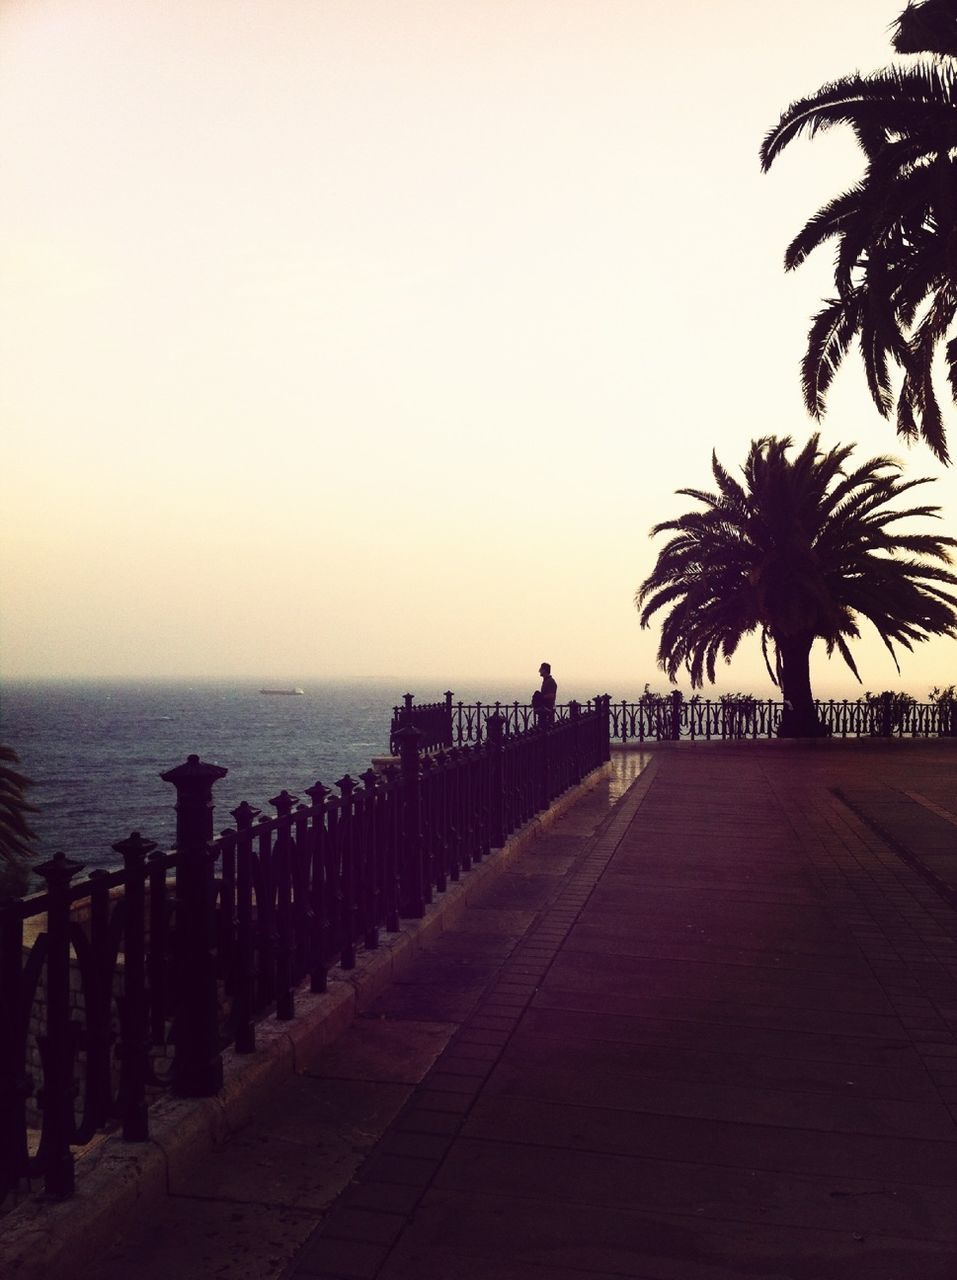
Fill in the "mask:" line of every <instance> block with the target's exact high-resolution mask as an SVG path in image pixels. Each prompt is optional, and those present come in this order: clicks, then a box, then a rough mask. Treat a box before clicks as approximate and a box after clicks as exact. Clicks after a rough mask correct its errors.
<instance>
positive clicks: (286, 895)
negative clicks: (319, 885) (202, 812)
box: [269, 790, 299, 1022]
mask: <svg viewBox="0 0 957 1280" xmlns="http://www.w3.org/2000/svg"><path fill="white" fill-rule="evenodd" d="M269 803H270V804H271V805H272V807H273V808H274V809H275V810H276V817H277V818H278V819H279V821H278V824H277V827H276V843H275V845H274V846H273V848H274V854H273V864H274V866H275V871H276V877H275V886H276V1018H277V1020H278V1021H279V1022H289V1021H290V1019H292V1018H293V1017H294V1016H295V1007H294V1004H293V994H292V988H293V982H292V945H293V941H292V865H291V864H292V843H293V841H292V811H293V808H294V807H295V806H296V805H297V804H298V803H299V797H298V796H292V795H290V794H289V792H288V791H286V790H282V791H280V793H279V795H278V796H273V798H272V799H271V800H270V801H269Z"/></svg>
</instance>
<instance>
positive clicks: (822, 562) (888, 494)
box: [635, 435, 957, 737]
mask: <svg viewBox="0 0 957 1280" xmlns="http://www.w3.org/2000/svg"><path fill="white" fill-rule="evenodd" d="M791 447H792V446H791V440H790V439H789V438H787V437H785V438H784V439H778V438H777V437H775V436H768V437H765V438H764V439H761V440H754V441H752V444H751V448H750V451H749V453H748V458H747V461H746V463H745V465H744V468H743V475H744V483H743V484H740V483H739V482H738V481H737V480H735V479H734V477H733V476H731V475H730V474H729V473H728V472H727V471H726V470H725V469H724V468H723V467H722V466H721V464H720V463H719V461H718V459H717V457H716V456H715V455H714V454H712V459H711V469H712V472H713V473H714V478H715V481H716V483H717V486H718V488H717V492H715V493H710V492H705V491H702V490H698V489H679V490H678V492H679V493H681V494H685V495H686V496H687V497H690V498H694V499H695V500H696V501H697V502H700V503H701V504H702V507H703V510H700V511H691V512H689V513H688V514H686V515H683V516H680V517H679V518H678V519H677V520H666V521H664V522H662V523H661V524H657V525H655V527H654V528H653V529H652V531H651V532H652V536H654V535H656V534H659V533H671V534H672V535H673V536H672V537H671V540H670V541H669V542H668V543H667V545H666V546H664V547H663V548H662V549H661V551H660V552H659V554H658V560H657V563H656V565H655V567H654V569H653V570H652V572H651V573H650V574H649V575H648V577H647V578H646V579H645V581H644V582H643V583H642V585H641V586H640V587H639V589H638V592H637V593H636V596H635V603H636V605H637V607H638V609H639V610H640V613H641V625H642V626H643V627H647V626H648V624H649V623H650V621H651V618H652V617H653V615H654V614H656V613H657V612H658V611H659V610H661V609H664V610H666V614H665V617H664V620H663V622H662V626H661V641H660V644H659V646H658V662H659V664H660V666H661V667H662V668H663V669H664V671H665V672H666V673H667V674H668V676H669V677H670V678H671V679H674V678H675V676H676V675H677V674H678V672H679V671H680V670H681V669H682V668H685V669H686V670H687V672H688V674H689V675H690V677H691V683H692V685H693V686H694V687H695V688H700V686H701V685H702V684H703V683H704V680H705V678H706V677H707V679H708V680H709V681H713V680H714V678H715V664H716V661H717V659H718V657H719V656H720V657H723V658H724V659H725V660H726V661H730V659H731V657H732V656H733V654H734V653H735V651H736V650H737V648H738V645H739V644H740V642H741V640H742V639H743V637H744V636H746V635H750V634H751V633H752V632H755V631H756V632H758V633H759V635H760V638H761V648H762V652H763V654H764V660H765V664H766V666H767V668H768V672H769V674H770V676H771V678H772V680H774V682H775V683H776V684H779V685H780V686H781V691H782V695H783V697H784V700H785V714H784V718H783V720H782V725H781V733H782V735H784V736H793V737H806V736H813V735H816V734H818V733H820V732H821V728H820V724H819V722H818V718H817V712H816V709H815V705H814V699H813V695H812V693H811V683H810V670H809V659H810V653H811V647H812V645H813V643H814V641H815V640H818V639H820V640H823V641H824V643H825V645H826V647H827V652H828V654H829V655H830V654H831V653H833V652H834V650H835V649H836V650H837V651H838V653H840V655H841V657H842V658H843V659H844V661H845V662H846V663H847V665H848V666H849V667H850V669H851V671H852V672H853V673H854V676H855V677H856V678H857V679H858V680H860V676H859V675H858V671H857V667H856V666H855V663H854V659H853V657H852V656H851V652H850V649H849V647H848V641H849V640H853V639H855V638H857V637H858V636H859V634H860V632H859V630H858V620H859V619H862V618H863V619H867V621H869V622H870V623H871V624H872V625H873V626H874V627H875V629H876V630H877V633H878V634H879V635H880V637H881V639H882V640H883V642H884V644H885V645H886V646H887V648H888V649H889V650H890V653H891V656H892V657H893V658H894V661H895V663H896V662H897V655H896V653H895V649H894V646H895V644H899V645H902V646H903V647H904V648H905V649H910V648H912V646H913V645H914V644H915V643H917V642H919V641H921V640H926V639H927V638H928V637H929V636H931V635H949V636H955V637H957V595H954V594H953V593H952V592H950V591H948V590H947V588H948V587H953V586H957V575H955V574H954V573H952V572H950V570H949V569H948V568H946V566H947V565H948V564H950V562H951V556H950V548H952V547H957V539H955V538H950V537H942V536H940V535H935V534H926V533H919V534H915V533H901V532H899V531H898V525H899V522H900V521H901V520H905V519H910V518H912V517H917V516H937V513H938V511H939V508H938V507H934V506H927V505H923V506H917V507H910V508H907V509H904V510H902V509H900V508H899V507H896V506H892V505H891V504H892V502H893V501H894V500H895V499H897V498H899V497H900V496H901V494H903V493H906V492H907V491H908V490H910V489H913V488H915V487H916V486H917V485H921V484H927V483H929V482H930V481H929V479H928V478H924V479H919V480H902V479H901V467H900V463H898V462H895V461H894V460H893V459H892V458H883V457H881V458H872V459H871V460H870V461H869V462H865V463H863V464H862V465H861V466H859V467H856V468H855V469H851V470H845V466H844V464H845V463H846V462H847V460H848V458H849V457H850V455H851V453H852V452H853V450H854V446H853V445H847V446H843V447H840V448H834V449H830V450H828V452H826V453H823V452H821V450H820V449H819V447H818V437H817V436H816V435H814V436H812V437H811V439H810V440H809V441H808V443H807V444H806V445H805V446H804V448H803V449H802V450H801V451H800V452H799V453H798V454H797V455H796V456H795V457H794V458H793V459H792V458H790V457H789V456H788V451H789V450H790V449H791Z"/></svg>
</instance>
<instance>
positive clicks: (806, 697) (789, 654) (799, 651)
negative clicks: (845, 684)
mask: <svg viewBox="0 0 957 1280" xmlns="http://www.w3.org/2000/svg"><path fill="white" fill-rule="evenodd" d="M813 642H814V633H813V632H811V631H798V632H796V633H795V634H794V635H789V636H783V637H782V638H781V639H779V640H778V652H779V653H780V655H781V693H782V694H783V696H784V713H783V715H782V716H781V725H780V728H779V729H778V737H779V738H820V737H822V736H824V735H825V734H826V733H827V730H826V729H825V728H824V727H823V725H822V724H821V722H820V720H819V719H818V715H817V707H816V706H815V705H814V696H813V694H812V693H811V663H810V659H811V645H812V644H813Z"/></svg>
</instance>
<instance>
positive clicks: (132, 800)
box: [0, 676, 604, 871]
mask: <svg viewBox="0 0 957 1280" xmlns="http://www.w3.org/2000/svg"><path fill="white" fill-rule="evenodd" d="M293 687H299V688H302V689H304V690H305V693H304V696H302V697H282V696H278V697H277V696H269V695H264V694H262V693H260V689H262V688H273V689H276V688H293ZM450 687H452V688H453V691H454V693H455V699H456V701H458V700H459V699H461V700H462V701H465V702H473V701H475V700H477V699H481V700H482V701H483V702H486V701H492V702H494V701H495V700H496V699H498V700H499V701H508V702H512V701H515V700H516V699H517V700H519V701H522V702H525V701H528V699H529V698H530V696H531V692H532V689H533V688H535V687H537V685H536V684H535V683H534V676H533V678H532V679H530V680H528V681H526V682H523V683H522V684H521V685H519V684H518V683H516V682H514V681H502V682H500V683H498V684H497V686H496V687H494V688H493V687H492V685H491V682H482V683H481V684H478V683H476V682H469V683H468V684H467V685H466V684H461V685H460V687H459V688H456V687H455V686H454V685H452V686H450V685H448V684H446V683H444V682H442V681H433V682H430V681H425V680H413V681H411V682H409V681H403V680H399V679H391V678H389V677H378V678H374V679H367V680H316V681H312V682H309V683H306V682H303V681H290V682H288V683H287V682H284V681H269V682H263V681H262V680H253V679H241V680H240V679H237V680H222V679H220V680H164V679H149V680H146V679H141V680H137V679H119V680H109V679H100V680H88V679H87V680H84V679H69V678H61V679H17V680H13V679H4V680H3V681H2V682H0V741H2V742H3V743H4V744H5V745H7V746H10V747H12V748H13V749H14V751H16V753H17V755H18V756H19V757H20V765H19V769H20V771H21V772H22V773H24V774H25V775H26V776H27V777H28V778H31V779H32V780H33V783H34V785H33V786H32V787H31V788H30V789H29V791H28V792H27V799H28V801H30V803H32V804H35V805H36V806H37V807H38V809H39V812H38V813H35V814H31V815H29V816H28V820H29V823H30V826H31V827H32V829H33V830H34V831H35V832H36V834H37V837H38V840H37V843H36V845H35V849H36V858H35V860H36V861H43V860H44V859H46V858H50V857H52V856H53V854H54V853H57V852H59V851H61V850H62V851H63V852H64V853H66V854H67V855H68V856H69V857H71V858H73V859H75V860H76V861H79V862H82V863H83V864H84V865H85V868H86V870H87V871H89V870H92V869H93V868H95V867H111V866H115V865H117V864H118V863H119V861H120V858H119V855H118V854H116V853H114V852H113V850H112V848H111V845H113V844H115V843H116V842H117V841H119V840H123V839H125V838H126V837H127V836H128V835H129V834H130V832H131V831H134V830H135V831H139V832H140V833H141V835H143V836H144V837H147V838H149V839H151V840H155V841H156V842H157V844H158V845H159V847H160V848H168V847H171V846H172V844H173V840H174V833H175V821H176V818H175V809H174V805H175V790H174V788H173V787H172V786H171V785H170V784H169V783H165V782H162V781H161V780H160V777H159V775H160V774H161V773H165V772H166V771H167V770H169V769H172V768H175V766H176V765H178V764H182V763H183V761H185V759H186V757H187V756H188V755H190V754H193V753H195V754H196V755H198V756H199V757H200V759H202V760H206V761H208V762H209V763H212V764H219V765H222V766H223V767H225V768H226V769H228V770H229V772H228V774H227V775H226V777H225V778H223V779H222V780H221V781H220V782H218V783H217V784H216V786H215V787H214V790H213V799H214V803H215V809H214V819H213V821H214V829H215V830H217V831H220V830H222V829H223V828H225V827H228V826H230V825H231V824H232V818H231V817H230V810H232V809H235V808H236V807H237V805H239V804H240V802H241V801H243V800H246V801H248V802H249V803H250V804H252V805H255V806H256V807H257V808H259V809H261V810H263V811H264V812H266V813H271V812H273V811H272V809H271V808H270V806H269V803H268V801H269V798H270V797H271V796H275V795H277V794H278V793H279V792H280V791H282V790H283V789H286V790H288V791H290V792H291V793H292V794H293V795H297V796H301V797H302V798H303V799H304V800H305V799H307V797H306V796H305V793H304V790H303V789H304V788H305V787H308V786H312V784H313V783H315V782H316V781H317V780H318V781H322V782H323V783H324V784H325V785H326V786H327V787H333V786H334V785H335V784H336V782H337V781H338V779H340V778H342V777H343V776H344V775H345V774H351V775H352V776H354V777H356V776H358V774H360V773H361V772H362V771H363V770H365V769H368V768H369V766H370V763H371V761H372V758H373V757H374V756H383V755H386V754H388V750H389V724H390V721H391V718H392V708H393V706H395V705H396V704H398V703H400V702H401V701H402V695H403V694H404V693H405V692H406V691H407V690H408V691H411V692H413V693H414V694H415V697H416V700H417V701H419V702H432V701H435V700H437V699H440V698H441V697H442V696H443V694H444V691H445V690H446V689H447V688H450ZM595 692H599V690H597V689H595V690H593V691H592V692H591V693H585V692H584V691H583V690H582V689H579V688H577V687H573V686H571V685H570V686H568V687H567V688H566V690H565V691H564V696H565V699H567V698H572V697H578V698H581V699H583V700H584V699H587V698H588V697H590V696H593V694H594V693H595ZM601 692H604V691H603V690H602V691H601ZM563 700H564V699H563Z"/></svg>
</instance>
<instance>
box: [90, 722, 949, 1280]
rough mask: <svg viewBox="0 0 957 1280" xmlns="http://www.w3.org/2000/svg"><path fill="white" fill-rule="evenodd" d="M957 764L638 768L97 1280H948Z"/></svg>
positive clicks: (707, 757) (764, 755)
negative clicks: (951, 893) (949, 896)
mask: <svg viewBox="0 0 957 1280" xmlns="http://www.w3.org/2000/svg"><path fill="white" fill-rule="evenodd" d="M955 747H957V744H951V743H940V744H932V743H920V742H917V743H904V744H899V745H895V744H888V743H874V744H871V743H866V742H862V743H859V744H858V743H854V744H850V743H848V744H841V743H831V742H825V743H819V744H809V745H806V746H799V745H795V744H783V743H782V744H779V743H767V744H761V743H744V744H741V745H740V746H735V745H732V744H715V745H712V746H708V745H695V746H693V747H683V746H678V747H674V748H672V749H661V750H659V751H656V752H654V753H651V754H650V755H649V756H648V757H646V759H647V760H648V761H649V762H648V763H647V767H645V768H644V769H643V771H642V772H641V773H640V775H639V776H638V777H637V780H635V781H634V782H631V781H630V778H629V776H628V770H631V771H632V774H633V773H634V769H635V765H636V762H637V761H638V757H636V756H634V755H618V756H617V757H616V759H617V761H618V765H617V767H618V773H617V775H616V778H615V779H613V780H612V783H611V784H610V785H609V786H608V787H606V788H604V789H600V790H597V791H595V792H593V793H592V794H590V795H589V796H587V797H585V798H584V799H583V800H582V802H581V803H579V804H578V805H576V806H575V807H574V808H573V809H572V810H571V811H570V812H569V814H568V815H567V816H566V817H565V818H564V819H562V820H561V821H560V822H559V823H558V824H556V826H555V827H553V828H552V829H551V831H550V833H548V834H546V835H544V836H543V837H542V838H541V839H540V840H539V841H538V842H537V843H536V844H534V845H533V846H532V847H531V848H530V849H529V850H527V851H526V852H525V853H523V854H522V855H520V856H519V857H518V858H517V859H516V860H515V861H514V862H513V863H512V864H511V865H510V867H509V870H508V871H507V872H505V873H504V874H503V875H502V876H500V877H499V878H498V879H497V880H496V881H495V882H494V883H491V884H490V885H489V887H488V889H487V890H486V891H485V893H484V895H483V897H482V899H481V901H480V902H478V903H476V904H475V905H472V906H470V907H469V909H468V911H467V912H466V913H465V918H464V921H463V922H462V924H461V926H460V927H459V928H457V929H456V930H455V931H454V932H452V933H449V934H445V935H443V936H442V937H441V938H440V939H439V940H438V941H437V942H436V944H435V945H434V946H433V947H431V948H430V949H429V950H428V951H427V952H425V953H423V954H422V955H421V956H420V957H419V958H418V959H417V960H416V961H415V962H414V964H413V966H412V968H411V969H410V970H409V971H408V973H407V974H406V975H405V976H404V979H403V981H401V982H398V983H396V984H395V985H394V986H393V987H392V988H391V989H390V990H389V991H387V992H386V993H385V994H384V995H383V996H382V997H380V999H379V1001H378V1003H377V1004H376V1005H375V1006H374V1007H373V1008H371V1009H369V1010H367V1011H366V1014H365V1016H363V1017H362V1018H360V1019H359V1020H358V1021H357V1022H356V1024H355V1025H354V1027H353V1028H352V1029H351V1030H349V1031H348V1032H347V1033H346V1034H345V1035H344V1036H343V1037H342V1038H341V1039H340V1040H339V1041H338V1042H337V1044H335V1045H334V1046H332V1047H331V1048H330V1049H329V1050H328V1051H327V1052H326V1053H325V1055H324V1057H323V1058H322V1059H321V1060H320V1062H319V1064H318V1065H317V1066H316V1067H315V1068H314V1069H313V1070H311V1071H310V1072H309V1074H308V1075H306V1076H303V1077H300V1078H298V1079H296V1080H295V1082H294V1086H293V1087H291V1088H290V1089H289V1090H288V1096H284V1097H281V1098H280V1097H277V1098H276V1099H275V1100H274V1102H273V1103H272V1105H271V1106H270V1108H269V1109H268V1111H267V1112H264V1113H263V1114H262V1115H261V1116H260V1117H259V1118H258V1119H257V1121H256V1122H255V1123H254V1124H253V1125H252V1126H251V1127H250V1128H249V1129H247V1130H245V1131H243V1132H242V1133H241V1134H238V1135H236V1137H235V1138H234V1139H233V1140H232V1141H231V1142H230V1143H229V1145H228V1146H227V1147H226V1148H224V1149H223V1150H222V1151H221V1152H219V1153H216V1154H215V1155H213V1156H210V1157H208V1158H207V1159H206V1160H204V1161H202V1162H200V1163H198V1164H197V1165H196V1167H195V1169H194V1170H193V1171H192V1172H191V1173H190V1174H189V1175H188V1176H187V1177H185V1178H183V1179H181V1181H180V1183H179V1185H176V1186H174V1187H172V1188H171V1192H172V1194H171V1196H170V1197H169V1198H168V1201H167V1207H166V1209H165V1210H164V1212H163V1214H162V1215H161V1216H160V1217H159V1218H158V1219H156V1220H155V1221H153V1222H151V1223H149V1224H146V1225H141V1226H140V1227H137V1228H136V1229H135V1230H133V1229H131V1230H130V1231H129V1232H128V1233H127V1234H126V1235H125V1236H124V1237H123V1238H121V1239H119V1240H118V1242H117V1244H116V1246H115V1247H114V1248H113V1250H112V1251H111V1252H110V1253H109V1254H108V1255H107V1256H106V1257H104V1258H102V1259H101V1260H100V1263H99V1265H97V1266H95V1267H92V1268H90V1269H88V1270H87V1271H79V1270H78V1272H77V1274H78V1275H84V1276H87V1275H88V1276H89V1277H90V1280H118V1278H119V1277H121V1276H122V1277H124V1280H125V1278H126V1277H131V1276H135V1277H142V1278H143V1280H153V1277H157V1278H158V1277H161V1276H162V1277H163V1278H164V1280H168V1277H169V1276H170V1275H173V1276H175V1277H176V1280H193V1277H197V1278H198V1277H200V1276H204V1277H205V1276H217V1277H223V1278H228V1280H233V1278H236V1280H238V1278H239V1277H243V1278H247V1277H248V1278H249V1280H253V1278H255V1280H260V1278H265V1277H277V1278H278V1277H283V1280H333V1278H336V1280H343V1278H346V1277H348V1278H353V1280H354V1278H356V1277H362V1278H365V1280H399V1278H400V1277H401V1278H402V1280H413V1278H414V1280H453V1278H454V1280H473V1278H474V1280H611V1277H631V1278H633V1280H699V1278H701V1280H705V1278H707V1280H725V1278H731V1277H735V1278H737V1277H742V1278H744V1277H746V1278H747V1280H858V1278H860V1280H865V1278H866V1280H953V1277H954V1276H955V1275H957V984H955V978H957V913H955V911H954V908H953V906H952V905H950V904H949V903H948V902H947V901H946V900H945V896H944V895H945V894H946V892H947V887H948V884H949V885H951V886H953V885H954V884H957V876H955V875H954V867H955V865H957V813H955V809H957V799H955V797H957V750H955ZM642 763H644V760H643V761H642ZM835 788H839V789H840V790H841V794H842V796H843V798H839V797H838V796H837V795H835V794H834V789H835ZM931 855H933V856H932V857H931ZM928 858H929V859H930V861H931V862H932V863H933V866H930V867H928V865H927V862H926V859H928ZM907 859H910V860H911V862H908V861H907ZM912 864H913V865H912ZM928 877H930V878H928ZM948 878H949V879H948ZM932 881H933V882H932Z"/></svg>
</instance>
